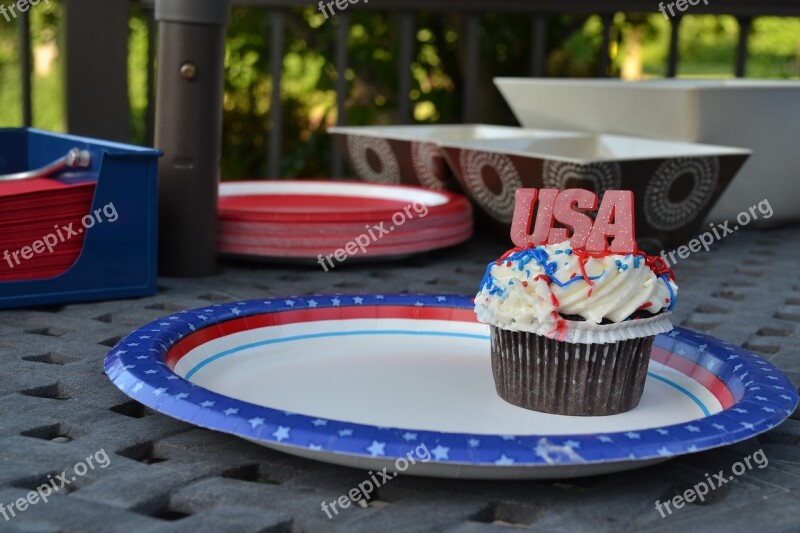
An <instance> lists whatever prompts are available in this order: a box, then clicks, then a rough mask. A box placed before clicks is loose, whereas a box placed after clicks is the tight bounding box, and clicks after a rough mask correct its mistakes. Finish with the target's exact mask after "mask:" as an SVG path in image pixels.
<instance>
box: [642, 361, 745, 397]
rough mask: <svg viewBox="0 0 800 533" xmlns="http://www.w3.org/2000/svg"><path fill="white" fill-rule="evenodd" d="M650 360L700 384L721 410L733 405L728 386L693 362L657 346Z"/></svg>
mask: <svg viewBox="0 0 800 533" xmlns="http://www.w3.org/2000/svg"><path fill="white" fill-rule="evenodd" d="M650 358H651V359H652V360H654V361H657V362H659V363H661V364H663V365H666V366H668V367H670V368H673V369H675V370H677V371H678V372H680V373H681V374H684V375H686V376H689V377H690V378H692V379H693V380H694V381H696V382H698V383H699V384H701V385H702V386H703V387H705V388H706V389H708V391H709V392H710V393H711V394H713V395H714V397H715V398H716V399H717V400H718V401H719V403H720V405H722V408H723V409H727V408H729V407H731V406H732V405H733V404H734V401H733V394H731V391H730V389H728V386H727V385H725V382H724V381H722V380H721V379H719V378H718V377H717V376H715V375H714V374H712V373H711V372H709V371H708V370H706V369H705V368H703V367H702V366H700V365H698V364H697V363H696V362H695V361H692V360H691V359H688V358H686V357H683V356H681V355H678V354H676V353H673V352H670V351H667V350H665V349H663V348H659V347H658V346H653V351H652V352H650Z"/></svg>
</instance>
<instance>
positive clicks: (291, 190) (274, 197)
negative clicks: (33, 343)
mask: <svg viewBox="0 0 800 533" xmlns="http://www.w3.org/2000/svg"><path fill="white" fill-rule="evenodd" d="M219 221H220V228H219V229H220V234H219V249H220V252H221V253H223V254H227V255H237V256H247V257H253V258H262V259H274V260H286V259H290V260H314V261H318V262H319V261H320V258H322V259H325V258H327V259H326V261H327V262H326V265H327V266H335V265H337V264H338V263H341V262H344V261H345V260H349V259H351V258H352V259H355V258H362V259H363V258H381V257H383V258H387V257H396V256H404V255H410V254H416V253H421V252H427V251H431V250H435V249H439V248H445V247H448V246H453V245H455V244H459V243H461V242H463V241H465V240H467V239H469V238H470V236H471V235H472V208H471V207H470V204H469V202H468V201H467V199H466V198H464V197H463V196H461V195H458V194H453V193H447V192H437V191H430V190H427V189H423V188H419V187H408V186H401V185H375V184H369V183H355V182H344V181H241V182H229V183H224V184H222V185H221V186H220V198H219Z"/></svg>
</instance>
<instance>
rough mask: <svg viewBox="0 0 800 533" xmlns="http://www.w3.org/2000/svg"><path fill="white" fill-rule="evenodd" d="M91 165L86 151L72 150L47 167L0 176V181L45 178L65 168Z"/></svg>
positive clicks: (90, 158)
mask: <svg viewBox="0 0 800 533" xmlns="http://www.w3.org/2000/svg"><path fill="white" fill-rule="evenodd" d="M91 165H92V155H91V154H90V153H89V151H88V150H81V149H80V148H73V149H72V150H70V151H69V152H67V155H65V156H64V157H61V158H59V159H56V160H55V161H53V162H52V163H50V164H49V165H45V166H43V167H41V168H37V169H34V170H27V171H25V172H17V173H16V174H5V175H0V181H20V180H29V179H33V178H46V177H47V176H51V175H53V174H56V173H58V172H61V171H62V170H64V169H67V168H89V167H90V166H91Z"/></svg>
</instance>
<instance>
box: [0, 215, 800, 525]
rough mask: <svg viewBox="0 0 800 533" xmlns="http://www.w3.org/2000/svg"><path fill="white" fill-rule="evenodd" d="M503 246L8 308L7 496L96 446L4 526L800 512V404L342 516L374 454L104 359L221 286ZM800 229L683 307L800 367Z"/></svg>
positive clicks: (282, 287)
mask: <svg viewBox="0 0 800 533" xmlns="http://www.w3.org/2000/svg"><path fill="white" fill-rule="evenodd" d="M503 248H504V246H503V245H502V244H501V243H499V242H498V241H496V240H492V239H490V238H489V237H487V236H478V237H476V238H474V239H473V240H472V241H470V242H469V243H467V244H465V245H463V246H460V247H457V248H455V249H451V250H446V251H440V252H436V253H433V254H430V255H428V256H425V257H417V258H411V259H407V260H404V261H395V262H388V263H371V264H361V265H358V264H350V265H348V264H345V265H342V266H340V267H338V268H336V269H334V270H332V271H330V272H324V271H323V270H322V268H320V267H316V268H315V267H304V268H298V267H286V266H266V265H258V264H247V263H224V264H223V265H222V272H221V273H220V274H219V275H218V276H215V277H211V278H203V279H196V280H187V279H180V280H179V279H161V280H160V290H159V293H158V295H157V296H154V297H152V298H144V299H140V300H127V301H111V302H101V303H91V304H81V305H67V306H58V307H52V308H44V309H35V310H19V311H4V312H0V503H2V504H5V505H6V506H8V505H9V504H11V503H12V502H14V501H16V500H17V499H19V498H22V497H25V495H26V494H27V493H28V492H29V491H30V490H33V489H35V488H36V487H37V486H39V485H41V484H42V483H46V482H48V475H51V477H54V476H55V475H56V474H60V473H61V472H62V471H64V470H66V469H71V468H72V467H73V465H75V464H76V463H78V462H80V461H82V460H84V459H85V458H86V457H88V456H90V455H93V454H96V453H97V452H98V451H99V450H101V449H102V450H104V451H105V452H106V453H107V457H108V459H109V461H110V463H109V464H108V467H107V468H95V469H93V470H89V471H88V472H87V473H86V474H85V475H84V476H80V477H77V478H76V480H75V481H72V482H70V483H69V484H67V485H66V486H65V487H64V488H62V489H61V490H59V491H58V492H57V493H56V494H54V495H52V496H51V497H50V498H49V501H48V502H47V503H44V502H41V501H40V502H38V503H36V504H35V505H31V506H29V507H28V508H27V509H25V510H24V511H21V512H20V511H19V510H17V512H16V516H13V517H12V516H10V515H9V520H5V519H4V516H3V514H2V512H3V511H2V509H3V508H2V507H0V531H42V532H45V531H53V532H56V531H126V532H127V531H146V532H151V531H152V532H167V531H192V532H194V533H200V532H204V531H209V532H212V531H213V532H220V531H236V532H241V531H327V530H335V531H374V530H380V531H403V532H407V531H459V532H466V531H483V530H487V531H488V530H492V531H502V530H508V529H507V528H508V526H512V525H513V526H522V527H527V526H530V527H534V528H536V529H537V530H539V531H557V530H559V531H560V530H589V529H590V530H592V531H619V530H637V531H638V530H642V529H645V528H646V529H647V530H656V531H659V530H663V531H667V530H670V531H673V530H681V529H691V530H696V529H701V530H723V529H724V530H725V531H752V530H753V529H754V528H756V527H760V528H762V529H764V530H765V531H797V530H798V529H800V513H798V511H797V509H798V508H800V507H799V506H800V498H799V497H798V490H800V444H799V443H800V413H798V412H795V414H794V415H793V416H792V417H791V419H789V420H787V421H786V422H785V423H784V424H783V425H781V426H780V427H778V428H776V429H774V430H772V431H770V432H769V433H766V434H764V435H762V436H761V437H759V438H757V439H751V440H750V441H747V442H744V443H741V444H738V445H735V446H731V447H728V448H723V449H718V450H715V451H711V452H706V453H701V454H696V455H692V456H686V457H681V458H677V459H673V460H671V461H668V462H666V463H663V464H660V465H657V466H653V467H649V468H643V469H639V470H634V471H631V472H624V473H620V474H612V475H605V476H597V477H589V478H580V479H574V480H566V481H561V482H542V481H527V482H478V481H458V480H436V479H425V478H415V477H411V476H400V477H398V478H396V479H394V480H392V482H391V483H388V484H386V485H385V486H384V487H381V488H379V489H378V490H377V491H376V493H375V495H374V497H373V499H372V501H371V503H370V504H369V506H367V507H360V506H351V507H349V508H348V509H345V510H343V511H342V512H340V514H339V515H337V516H334V517H333V518H332V519H328V518H327V516H326V515H325V513H323V512H322V510H321V502H322V501H332V500H334V499H336V498H338V497H339V496H340V495H342V494H345V493H347V492H348V491H349V490H350V489H351V488H352V487H354V486H356V485H357V484H358V483H359V482H361V481H363V480H364V479H365V476H366V473H365V472H363V471H359V470H355V469H348V468H344V467H336V466H330V465H326V464H322V463H316V462H312V461H308V460H304V459H299V458H295V457H292V456H289V455H285V454H282V453H279V452H275V451H271V450H268V449H265V448H262V447H260V446H257V445H254V444H251V443H248V442H245V441H243V440H240V439H238V438H235V437H232V436H228V435H224V434H219V433H215V432H212V431H208V430H204V429H199V428H196V427H194V426H191V425H188V424H185V423H182V422H179V421H177V420H173V419H171V418H168V417H166V416H163V415H160V414H156V413H153V412H151V411H150V410H148V409H146V408H144V407H142V406H141V405H139V404H137V403H136V402H134V401H132V400H130V399H128V398H127V397H126V396H125V395H124V394H123V393H121V392H120V391H119V390H118V389H117V388H116V387H114V386H113V385H112V384H111V382H110V381H109V380H108V378H107V377H106V376H105V373H104V372H103V367H102V362H103V358H104V356H105V354H106V352H107V351H108V350H109V347H111V346H113V345H114V344H115V343H116V341H117V340H119V339H120V338H121V337H122V336H124V335H125V334H127V333H129V332H130V331H131V330H133V329H135V328H137V327H139V326H141V325H143V324H145V323H148V322H150V321H152V320H155V319H156V318H159V317H160V316H164V315H167V314H170V313H172V312H174V311H177V310H183V309H189V308H195V307H201V306H204V305H208V303H209V302H223V301H234V300H242V299H249V298H261V297H271V296H288V295H301V294H318V293H325V294H330V293H338V292H341V293H360V292H379V293H392V292H421V293H437V294H442V293H463V294H472V293H474V291H475V289H476V287H477V284H478V281H479V280H480V278H481V276H482V274H483V270H484V267H485V265H486V263H487V262H488V260H490V259H491V258H493V257H496V256H497V255H499V254H500V253H501V252H502V251H503ZM799 267H800V232H798V231H797V229H796V228H795V229H785V230H775V231H751V232H741V233H737V234H735V235H732V236H729V237H728V238H727V239H726V240H725V241H724V242H722V243H720V244H719V245H718V246H717V248H715V249H714V250H712V251H711V252H709V253H698V254H694V255H693V256H692V257H690V258H689V259H687V260H685V261H682V262H681V263H679V264H678V265H677V266H676V267H675V271H676V274H677V276H678V281H679V284H680V287H681V292H680V302H679V305H678V308H677V309H676V312H675V317H674V322H675V323H676V324H680V325H683V326H685V327H688V328H692V329H695V330H698V331H702V332H705V333H709V334H711V335H714V336H716V337H719V338H721V339H724V340H727V341H729V342H731V343H735V344H738V345H741V346H744V347H746V348H748V349H749V350H751V351H753V352H755V353H757V354H759V355H762V356H764V357H766V358H767V359H769V360H770V361H771V362H772V363H774V364H775V365H776V366H778V367H779V368H780V369H781V370H783V372H784V373H785V374H786V375H787V376H788V377H789V378H790V379H791V380H792V381H793V382H794V383H795V384H797V383H800V268H799ZM759 449H762V450H763V452H764V455H765V456H766V458H767V459H768V461H769V464H768V466H767V467H766V468H763V469H761V468H753V469H752V470H748V471H747V472H746V473H744V474H743V475H741V476H739V477H738V478H737V479H736V481H735V482H730V483H727V484H725V485H724V486H722V487H721V488H719V489H718V490H715V491H713V492H711V493H710V494H709V496H707V497H706V501H705V503H704V504H703V505H697V504H696V503H692V504H688V505H686V506H684V507H683V508H681V509H679V510H675V511H674V512H673V513H672V514H671V515H667V516H666V518H662V516H661V515H660V514H659V512H658V511H657V510H656V509H655V502H656V501H657V500H660V501H666V500H669V499H671V498H673V497H674V496H675V495H676V494H680V493H683V492H684V491H685V490H686V489H687V488H690V487H692V486H694V485H695V484H697V483H698V482H701V481H703V480H704V479H706V474H707V473H708V474H709V475H710V476H712V477H713V475H714V474H715V473H717V472H718V471H720V470H725V471H729V470H730V468H731V465H733V464H734V463H736V462H738V461H741V460H742V459H743V458H744V457H745V456H748V455H751V454H753V453H754V452H756V451H757V450H759Z"/></svg>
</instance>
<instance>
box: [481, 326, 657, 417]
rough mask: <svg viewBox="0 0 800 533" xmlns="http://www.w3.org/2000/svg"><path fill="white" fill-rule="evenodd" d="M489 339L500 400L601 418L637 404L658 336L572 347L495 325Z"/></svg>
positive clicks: (561, 412) (548, 410)
mask: <svg viewBox="0 0 800 533" xmlns="http://www.w3.org/2000/svg"><path fill="white" fill-rule="evenodd" d="M491 338H492V343H491V344H492V348H491V350H492V372H493V375H494V382H495V386H496V388H497V393H498V394H499V395H500V397H501V398H503V399H504V400H506V401H507V402H509V403H511V404H514V405H516V406H519V407H523V408H525V409H531V410H534V411H542V412H545V413H553V414H560V415H578V416H600V415H613V414H618V413H624V412H625V411H630V410H631V409H633V408H634V407H636V406H637V405H638V404H639V400H640V399H641V397H642V392H644V383H645V379H646V377H647V367H648V364H649V361H650V350H651V348H652V346H653V340H654V339H655V336H649V337H641V338H637V339H630V340H623V341H618V342H614V343H605V344H574V343H567V342H563V341H558V340H555V339H550V338H548V337H545V336H542V335H536V334H534V333H529V332H525V331H509V330H504V329H500V328H497V327H495V326H492V327H491Z"/></svg>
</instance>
